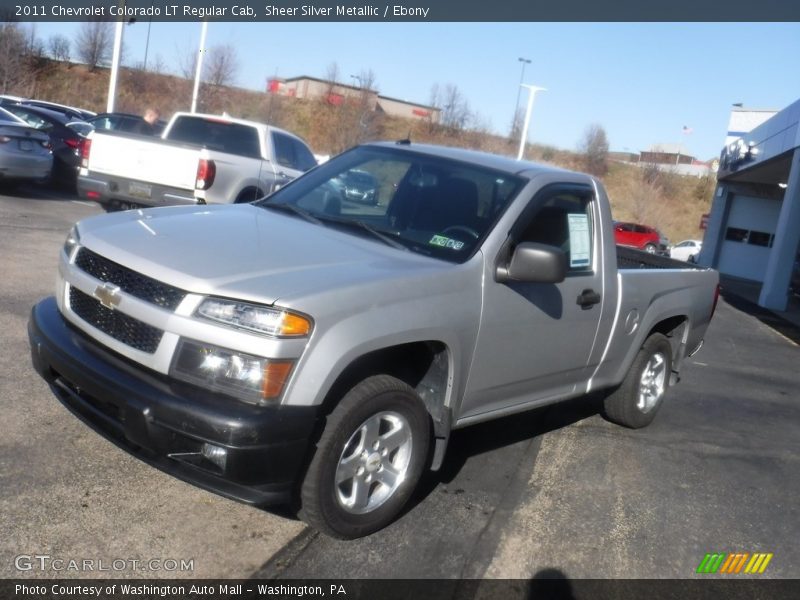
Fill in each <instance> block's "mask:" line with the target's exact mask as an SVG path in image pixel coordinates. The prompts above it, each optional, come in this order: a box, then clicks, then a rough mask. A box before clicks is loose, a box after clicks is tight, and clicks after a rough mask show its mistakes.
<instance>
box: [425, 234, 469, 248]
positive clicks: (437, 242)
mask: <svg viewBox="0 0 800 600" xmlns="http://www.w3.org/2000/svg"><path fill="white" fill-rule="evenodd" d="M428 243H429V244H431V245H432V246H441V247H442V248H451V249H452V250H461V249H462V248H463V247H464V242H460V241H458V240H453V239H450V238H448V237H445V236H443V235H435V236H433V237H432V238H431V239H430V241H429V242H428Z"/></svg>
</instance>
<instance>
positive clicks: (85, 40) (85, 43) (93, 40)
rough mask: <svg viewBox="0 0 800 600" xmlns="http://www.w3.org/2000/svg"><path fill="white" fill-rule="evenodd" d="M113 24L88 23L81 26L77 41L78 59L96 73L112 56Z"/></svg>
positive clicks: (101, 22)
mask: <svg viewBox="0 0 800 600" xmlns="http://www.w3.org/2000/svg"><path fill="white" fill-rule="evenodd" d="M111 27H112V26H111V23H106V22H103V21H88V22H86V23H84V24H83V25H82V26H81V29H80V30H79V31H78V37H77V39H76V40H75V51H76V52H77V55H78V58H79V59H80V60H81V61H83V62H84V63H86V64H87V65H89V70H90V71H94V70H95V69H96V68H97V67H98V65H100V64H101V63H103V62H105V61H107V60H108V58H109V56H110V55H111V45H112V39H111Z"/></svg>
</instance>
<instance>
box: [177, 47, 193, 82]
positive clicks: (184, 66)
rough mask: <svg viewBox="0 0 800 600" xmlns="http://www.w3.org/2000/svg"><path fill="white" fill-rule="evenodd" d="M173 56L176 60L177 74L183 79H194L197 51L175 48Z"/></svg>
mask: <svg viewBox="0 0 800 600" xmlns="http://www.w3.org/2000/svg"><path fill="white" fill-rule="evenodd" d="M175 56H176V57H177V59H178V65H177V67H178V73H179V74H180V76H181V77H183V78H184V79H194V74H195V71H196V70H197V49H196V48H189V49H186V48H183V49H180V48H177V47H176V48H175Z"/></svg>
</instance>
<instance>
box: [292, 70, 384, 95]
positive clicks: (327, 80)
mask: <svg viewBox="0 0 800 600" xmlns="http://www.w3.org/2000/svg"><path fill="white" fill-rule="evenodd" d="M303 79H307V80H309V81H317V82H319V83H324V84H326V85H336V86H339V87H343V88H348V89H350V90H357V91H359V92H370V93H372V94H377V93H378V90H373V89H370V88H365V87H358V86H356V85H350V84H348V83H342V82H341V81H331V80H330V79H320V78H319V77H311V76H310V75H299V76H297V77H287V78H286V79H281V81H282V82H283V83H289V82H297V81H301V80H303Z"/></svg>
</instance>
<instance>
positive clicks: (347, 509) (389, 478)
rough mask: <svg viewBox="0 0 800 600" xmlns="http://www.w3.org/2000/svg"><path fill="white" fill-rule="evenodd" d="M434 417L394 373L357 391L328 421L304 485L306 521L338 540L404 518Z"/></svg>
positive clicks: (371, 379)
mask: <svg viewBox="0 0 800 600" xmlns="http://www.w3.org/2000/svg"><path fill="white" fill-rule="evenodd" d="M429 444H430V424H429V417H428V412H427V410H426V409H425V406H424V405H423V403H422V401H421V400H420V398H419V396H418V395H417V394H416V392H414V390H413V389H412V388H411V387H409V386H408V385H406V384H405V383H403V382H402V381H400V380H398V379H395V378H394V377H390V376H388V375H378V376H374V377H369V378H367V379H365V380H364V381H362V382H361V383H359V384H358V385H356V386H355V387H353V388H352V389H351V390H350V391H349V392H348V393H347V394H346V395H345V397H344V398H343V399H342V401H341V402H340V403H339V405H338V406H337V407H336V408H335V409H334V410H333V412H331V414H330V415H329V416H328V419H327V422H326V424H325V429H324V431H323V433H322V437H321V438H320V440H319V442H318V444H317V450H316V453H315V454H314V457H313V458H312V460H311V464H310V465H309V467H308V470H307V472H306V475H305V478H304V480H303V484H302V488H301V492H300V500H301V503H302V505H301V510H300V515H301V516H302V518H303V520H305V521H306V522H307V523H308V524H309V525H311V526H312V527H315V528H316V529H319V530H320V531H322V532H324V533H327V534H328V535H330V536H333V537H337V538H342V539H351V538H357V537H361V536H364V535H368V534H370V533H373V532H375V531H377V530H379V529H381V528H383V527H385V526H386V525H388V524H389V523H391V521H392V520H393V519H394V518H395V517H396V516H397V514H398V513H399V512H400V510H401V509H402V508H403V506H404V505H405V503H406V502H407V501H408V498H409V496H411V493H412V491H413V490H414V487H415V486H416V483H417V481H418V480H419V477H420V475H421V474H422V470H423V468H424V466H425V461H426V459H427V455H428V448H429Z"/></svg>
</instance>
